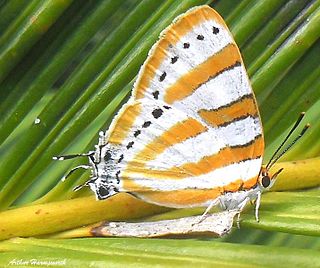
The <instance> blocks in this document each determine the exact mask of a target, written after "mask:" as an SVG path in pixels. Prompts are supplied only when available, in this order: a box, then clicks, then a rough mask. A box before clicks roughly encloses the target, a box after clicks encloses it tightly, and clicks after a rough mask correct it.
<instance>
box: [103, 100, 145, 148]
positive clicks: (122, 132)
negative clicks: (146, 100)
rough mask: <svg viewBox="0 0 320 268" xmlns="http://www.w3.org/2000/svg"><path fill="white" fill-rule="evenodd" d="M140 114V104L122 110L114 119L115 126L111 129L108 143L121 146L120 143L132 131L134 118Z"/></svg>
mask: <svg viewBox="0 0 320 268" xmlns="http://www.w3.org/2000/svg"><path fill="white" fill-rule="evenodd" d="M140 113H141V105H140V103H135V104H133V105H129V106H127V107H126V108H125V109H124V110H122V112H121V114H119V115H118V118H115V120H114V122H115V125H114V127H113V129H111V133H110V138H109V139H108V142H110V143H115V144H121V143H122V141H123V140H124V139H125V138H126V137H127V135H128V132H129V131H130V130H131V129H132V126H133V124H134V122H135V119H136V117H137V116H138V115H139V114H140Z"/></svg>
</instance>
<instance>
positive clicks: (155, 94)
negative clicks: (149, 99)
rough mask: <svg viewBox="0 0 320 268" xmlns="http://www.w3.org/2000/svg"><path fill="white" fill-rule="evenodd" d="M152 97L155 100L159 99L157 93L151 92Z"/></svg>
mask: <svg viewBox="0 0 320 268" xmlns="http://www.w3.org/2000/svg"><path fill="white" fill-rule="evenodd" d="M152 96H153V97H154V98H155V99H156V100H157V99H158V98H159V91H158V90H157V91H155V92H152Z"/></svg>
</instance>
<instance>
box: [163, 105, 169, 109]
mask: <svg viewBox="0 0 320 268" xmlns="http://www.w3.org/2000/svg"><path fill="white" fill-rule="evenodd" d="M163 108H165V109H167V110H169V109H171V107H170V106H167V105H163Z"/></svg>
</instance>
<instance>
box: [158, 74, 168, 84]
mask: <svg viewBox="0 0 320 268" xmlns="http://www.w3.org/2000/svg"><path fill="white" fill-rule="evenodd" d="M166 76H167V73H166V72H163V73H162V75H161V76H160V77H159V81H160V82H162V81H163V80H164V79H165V78H166Z"/></svg>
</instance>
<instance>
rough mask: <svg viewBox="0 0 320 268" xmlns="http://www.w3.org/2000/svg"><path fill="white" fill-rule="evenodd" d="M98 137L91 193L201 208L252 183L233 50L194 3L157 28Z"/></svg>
mask: <svg viewBox="0 0 320 268" xmlns="http://www.w3.org/2000/svg"><path fill="white" fill-rule="evenodd" d="M105 139H106V142H105V144H103V146H101V148H100V150H101V151H100V152H99V153H98V154H100V155H101V156H104V161H101V162H100V163H99V164H98V165H97V173H98V175H97V178H96V179H95V181H94V184H93V182H91V184H90V187H91V188H92V189H93V190H94V191H95V192H96V194H97V196H98V198H100V199H103V198H106V197H108V196H110V195H111V194H114V193H115V192H117V191H124V192H129V193H132V194H134V195H136V196H138V197H139V198H142V199H144V200H147V201H148V202H152V203H157V204H160V205H164V206H171V207H190V206H207V205H208V204H209V203H210V202H212V201H214V200H216V199H217V198H218V197H219V196H221V195H222V194H224V193H226V192H236V191H239V190H249V189H252V188H253V187H254V186H255V185H256V184H257V178H258V174H259V171H260V168H261V164H262V154H263V150H264V141H263V134H262V126H261V122H260V117H259V112H258V109H257V105H256V101H255V97H254V95H253V92H252V89H251V87H250V83H249V80H248V77H247V74H246V70H245V68H244V65H243V61H242V59H241V55H240V52H239V50H238V48H237V46H236V44H235V42H234V41H233V38H232V36H231V34H230V32H229V30H228V28H227V26H226V25H225V23H224V22H223V20H222V18H221V17H220V16H219V15H218V14H217V13H216V12H215V11H214V10H212V9H211V8H209V7H207V6H202V7H196V8H194V9H191V10H189V11H188V12H187V13H185V14H183V15H182V16H180V17H178V18H177V19H176V20H175V22H174V23H173V24H172V25H171V26H169V27H168V28H167V29H166V30H164V32H163V33H162V34H161V37H160V40H159V41H158V42H157V43H156V44H155V45H154V47H153V48H152V49H151V51H150V53H149V56H148V58H147V60H146V62H145V63H144V65H143V66H142V68H141V70H140V73H139V76H138V79H137V81H136V83H135V86H134V90H133V95H132V97H131V98H130V100H129V102H128V104H126V105H125V106H124V107H123V108H122V109H121V111H120V112H119V114H118V115H117V116H116V118H115V119H114V121H113V123H112V125H111V127H110V129H109V130H108V132H107V133H106V137H105ZM107 183H109V184H110V183H112V185H113V186H114V190H115V192H114V191H112V192H110V191H107V187H104V186H105V185H106V184H107ZM109 188H110V187H109ZM109 188H108V189H109ZM101 189H103V190H104V194H102V192H101V193H99V191H100V190H101Z"/></svg>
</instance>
